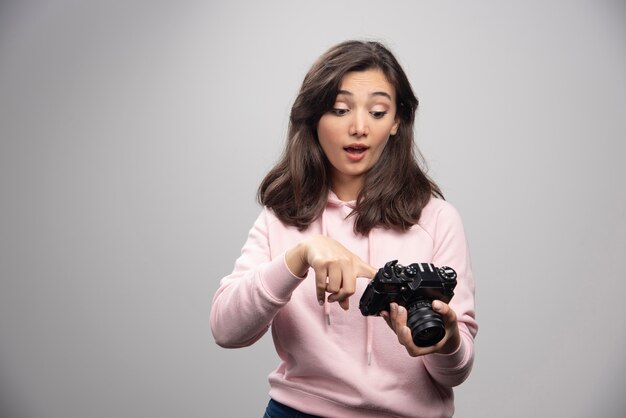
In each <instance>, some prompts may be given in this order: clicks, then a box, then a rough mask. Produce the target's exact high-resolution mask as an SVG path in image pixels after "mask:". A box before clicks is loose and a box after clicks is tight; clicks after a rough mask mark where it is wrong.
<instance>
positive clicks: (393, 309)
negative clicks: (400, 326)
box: [389, 303, 398, 311]
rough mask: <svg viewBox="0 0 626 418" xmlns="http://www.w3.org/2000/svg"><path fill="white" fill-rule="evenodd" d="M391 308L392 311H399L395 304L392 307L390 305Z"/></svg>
mask: <svg viewBox="0 0 626 418" xmlns="http://www.w3.org/2000/svg"><path fill="white" fill-rule="evenodd" d="M389 308H390V309H391V310H392V311H395V310H397V309H398V305H396V304H395V303H392V304H391V305H389Z"/></svg>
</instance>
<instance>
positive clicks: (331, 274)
mask: <svg viewBox="0 0 626 418" xmlns="http://www.w3.org/2000/svg"><path fill="white" fill-rule="evenodd" d="M341 276H342V271H341V266H340V265H339V264H338V263H330V264H329V266H328V284H327V285H326V291H327V292H329V293H337V292H339V289H341V281H342V279H341Z"/></svg>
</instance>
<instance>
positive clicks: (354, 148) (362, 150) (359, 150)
mask: <svg viewBox="0 0 626 418" xmlns="http://www.w3.org/2000/svg"><path fill="white" fill-rule="evenodd" d="M368 149H369V147H368V146H367V145H365V144H361V143H358V142H355V143H352V144H349V145H346V146H345V147H343V150H344V151H345V152H346V155H347V156H348V159H349V160H351V161H355V162H357V161H361V160H362V159H363V158H364V157H365V154H366V152H367V150H368Z"/></svg>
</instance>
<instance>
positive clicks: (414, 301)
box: [359, 260, 457, 347]
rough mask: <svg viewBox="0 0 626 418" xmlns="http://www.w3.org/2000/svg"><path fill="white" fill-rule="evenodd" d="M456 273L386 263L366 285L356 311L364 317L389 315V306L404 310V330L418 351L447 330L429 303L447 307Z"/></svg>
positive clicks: (427, 265)
mask: <svg viewBox="0 0 626 418" xmlns="http://www.w3.org/2000/svg"><path fill="white" fill-rule="evenodd" d="M456 277H457V275H456V271H454V269H452V268H451V267H435V266H434V265H433V264H431V263H413V264H409V265H408V266H406V267H405V266H403V265H401V264H398V260H393V261H389V262H387V263H386V264H385V266H384V267H383V268H381V269H380V270H378V272H377V273H376V276H374V278H373V279H372V281H370V282H369V284H368V285H367V288H366V289H365V292H364V293H363V296H361V300H360V302H359V309H360V310H361V313H362V314H363V315H365V316H367V315H378V314H379V313H380V311H389V304H390V303H392V302H395V303H397V304H398V305H401V306H404V307H405V308H406V310H407V326H408V327H409V328H410V329H411V335H412V337H413V342H414V343H415V345H417V346H418V347H429V346H432V345H435V344H437V343H438V342H439V341H441V339H442V338H443V337H444V335H445V333H446V330H445V327H444V323H443V320H442V319H441V315H439V314H438V313H436V312H434V311H433V310H432V301H433V300H435V299H437V300H440V301H442V302H445V303H449V302H450V299H452V297H453V296H454V287H455V286H456Z"/></svg>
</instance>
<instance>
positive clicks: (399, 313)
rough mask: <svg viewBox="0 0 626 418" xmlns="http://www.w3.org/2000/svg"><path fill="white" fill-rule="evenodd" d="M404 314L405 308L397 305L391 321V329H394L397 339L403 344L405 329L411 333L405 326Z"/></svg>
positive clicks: (404, 341)
mask: <svg viewBox="0 0 626 418" xmlns="http://www.w3.org/2000/svg"><path fill="white" fill-rule="evenodd" d="M406 316H407V313H406V308H405V307H404V306H398V308H397V309H396V316H395V318H394V321H393V329H395V330H396V335H397V336H398V341H399V342H400V344H402V345H404V346H406V335H405V331H406V330H408V331H409V334H410V333H411V332H410V331H411V330H410V329H409V328H408V327H407V326H406ZM405 328H406V330H405Z"/></svg>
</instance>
